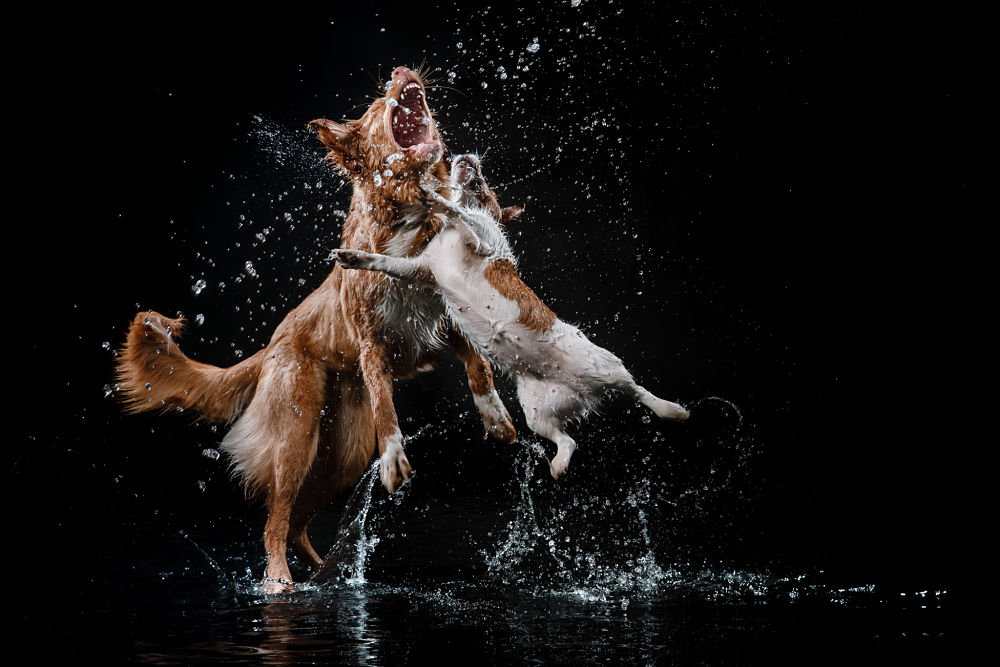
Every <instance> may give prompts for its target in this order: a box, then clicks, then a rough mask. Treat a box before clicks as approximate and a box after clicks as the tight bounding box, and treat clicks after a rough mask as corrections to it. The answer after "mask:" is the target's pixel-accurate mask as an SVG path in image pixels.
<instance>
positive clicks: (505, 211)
mask: <svg viewBox="0 0 1000 667" xmlns="http://www.w3.org/2000/svg"><path fill="white" fill-rule="evenodd" d="M522 213H524V207H523V206H508V207H506V208H502V209H500V224H502V225H506V224H507V223H509V222H513V221H514V220H515V219H516V218H518V217H520V215H521V214H522Z"/></svg>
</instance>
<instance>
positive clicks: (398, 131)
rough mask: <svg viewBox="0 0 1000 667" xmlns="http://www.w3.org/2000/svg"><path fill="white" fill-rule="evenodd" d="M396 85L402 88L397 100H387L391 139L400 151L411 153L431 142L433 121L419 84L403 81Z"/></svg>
mask: <svg viewBox="0 0 1000 667" xmlns="http://www.w3.org/2000/svg"><path fill="white" fill-rule="evenodd" d="M397 85H402V86H403V90H402V92H400V94H399V98H398V99H393V98H391V97H390V98H389V106H390V107H391V108H392V113H391V114H390V115H391V121H390V123H391V124H390V127H391V129H392V139H393V141H395V142H396V145H397V146H399V148H400V149H402V150H404V151H411V150H415V149H416V148H417V147H418V146H420V145H421V144H426V143H429V142H430V141H432V139H433V137H434V130H433V121H432V120H431V113H430V110H429V109H428V108H427V102H426V101H425V100H424V89H423V87H422V86H421V85H420V83H418V82H417V81H406V80H403V81H400V82H399V83H398V84H397Z"/></svg>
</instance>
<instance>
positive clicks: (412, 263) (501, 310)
mask: <svg viewBox="0 0 1000 667" xmlns="http://www.w3.org/2000/svg"><path fill="white" fill-rule="evenodd" d="M451 185H452V190H453V192H454V193H455V194H454V201H448V200H445V199H443V198H442V197H441V196H440V195H436V194H434V193H433V192H430V193H429V196H430V197H431V198H432V199H433V200H435V201H436V202H437V204H436V206H437V208H438V209H439V210H440V211H442V212H443V214H444V215H445V217H446V218H447V222H446V223H445V225H444V227H443V229H442V231H441V232H439V233H438V235H437V236H436V237H435V238H434V239H433V240H432V241H431V242H430V243H429V244H428V245H427V247H426V248H425V249H424V251H423V252H422V253H421V254H420V255H418V256H417V257H414V258H392V257H387V256H384V255H371V254H368V253H357V252H353V251H349V250H338V251H337V252H338V261H339V262H341V263H342V264H343V265H344V266H347V267H349V268H361V269H368V270H375V271H381V272H384V273H387V274H388V275H391V276H394V277H397V278H403V279H408V280H416V281H422V282H425V283H427V282H430V283H431V284H432V285H433V286H434V288H435V289H437V290H438V291H439V292H440V293H441V294H442V296H443V297H444V303H445V309H446V310H447V313H448V316H449V318H450V319H451V321H452V323H453V324H454V326H455V327H456V328H457V329H458V330H459V331H460V332H461V333H462V335H464V336H465V337H466V339H467V340H468V341H469V342H470V343H471V344H472V345H473V347H475V348H476V349H477V350H478V351H479V352H480V353H482V354H484V355H485V356H487V357H488V358H490V359H491V360H493V361H494V362H496V363H497V364H498V365H499V366H501V367H502V368H504V369H505V370H507V371H508V372H510V373H512V374H513V375H515V376H516V378H517V386H518V399H519V400H520V402H521V407H522V408H523V409H524V414H525V417H526V419H527V422H528V427H529V428H531V430H533V431H534V432H536V433H538V434H539V435H541V436H543V437H546V438H548V439H550V440H552V441H553V442H555V443H556V444H557V445H558V448H559V451H558V453H557V455H556V457H555V458H554V459H553V460H552V463H551V472H552V475H553V477H556V478H558V477H560V476H561V475H562V474H563V472H565V470H566V467H567V466H568V465H569V459H570V457H571V456H572V453H573V450H574V449H575V448H576V443H575V442H574V440H573V439H572V438H571V437H570V436H569V435H568V434H567V433H566V432H565V430H564V424H565V423H566V422H567V421H569V420H571V419H577V418H582V417H584V416H585V415H586V414H587V413H588V412H589V411H590V410H592V409H593V408H595V407H596V406H597V405H598V404H599V403H600V401H601V399H602V397H603V395H604V393H605V391H606V390H609V389H611V390H620V391H624V392H626V393H628V394H630V395H632V396H633V397H635V398H636V400H638V401H640V402H641V403H643V404H644V405H646V406H647V407H649V408H650V409H651V410H653V411H654V412H655V413H656V414H657V416H659V417H661V418H664V419H674V420H682V419H686V418H687V416H688V413H687V411H686V410H684V408H682V407H681V406H680V405H677V404H676V403H671V402H670V401H665V400H663V399H660V398H657V397H656V396H654V395H653V394H651V393H649V392H648V391H646V390H645V389H643V388H642V387H640V386H639V385H638V384H636V382H635V380H634V379H633V378H632V375H631V374H630V373H629V372H628V370H626V368H625V366H624V365H623V364H622V362H621V360H620V359H618V357H616V356H615V355H614V354H612V353H611V352H609V351H608V350H605V349H604V348H602V347H600V346H598V345H595V344H593V343H592V342H590V340H588V339H587V337H586V336H585V335H584V334H583V333H582V332H581V331H580V330H579V329H578V328H576V327H575V326H573V325H572V324H568V323H566V322H564V321H562V320H560V319H559V318H557V317H556V315H555V313H553V312H552V311H551V310H550V309H549V308H548V307H547V306H546V305H545V304H544V303H543V302H542V300H541V299H539V298H538V296H537V295H536V294H535V293H534V291H532V290H531V288H530V287H528V286H527V285H526V284H525V283H524V281H523V280H521V277H520V276H519V275H518V273H517V267H516V265H515V259H514V255H513V252H512V251H511V249H510V245H509V244H508V242H507V238H506V234H505V233H504V230H503V228H502V227H501V225H500V222H499V219H502V210H501V209H500V207H499V205H498V204H497V203H496V195H495V194H494V193H493V191H492V190H491V189H489V187H488V186H486V185H485V180H483V177H482V172H481V169H480V165H479V161H478V159H474V158H472V156H459V157H457V158H455V161H454V162H453V163H452V184H451ZM491 200H492V204H493V206H489V204H490V203H491ZM498 212H499V213H500V215H499V216H498V215H497V213H498Z"/></svg>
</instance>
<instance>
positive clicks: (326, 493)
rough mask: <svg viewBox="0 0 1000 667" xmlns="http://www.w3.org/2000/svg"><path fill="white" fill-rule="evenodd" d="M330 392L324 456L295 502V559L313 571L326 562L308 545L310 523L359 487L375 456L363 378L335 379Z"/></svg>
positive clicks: (338, 376) (292, 529)
mask: <svg viewBox="0 0 1000 667" xmlns="http://www.w3.org/2000/svg"><path fill="white" fill-rule="evenodd" d="M327 386H328V391H327V407H326V410H325V413H326V414H325V415H324V416H323V419H322V426H321V430H320V433H321V434H320V446H319V452H318V453H317V455H316V460H315V461H314V462H313V464H312V468H310V470H309V476H308V477H307V478H306V481H305V482H304V483H303V485H302V489H301V490H300V491H299V495H298V497H297V498H296V499H295V505H294V506H293V507H292V516H291V520H290V525H289V533H288V543H289V546H291V547H292V549H293V550H294V551H295V555H296V556H298V557H299V560H301V561H302V562H303V563H305V564H307V565H308V566H310V567H312V568H315V567H318V566H321V565H322V564H323V560H322V558H320V556H319V554H317V553H316V550H315V549H313V547H312V544H311V543H310V541H309V535H308V533H307V528H308V526H309V522H310V521H312V519H313V517H314V516H316V513H317V512H318V511H319V510H320V509H321V508H322V507H323V506H324V505H325V504H326V503H327V502H329V501H330V500H332V499H333V498H336V497H337V496H339V495H341V494H343V493H345V492H347V491H349V490H350V489H351V488H352V487H353V486H354V485H355V484H357V483H358V479H360V478H361V475H363V474H364V472H365V470H366V469H367V468H368V464H369V463H371V458H372V454H374V452H375V423H374V422H373V421H372V409H371V404H370V403H369V401H368V394H367V392H366V391H365V387H364V383H363V382H362V380H361V378H359V377H357V376H356V375H354V374H353V373H352V374H336V373H335V374H332V375H331V376H330V378H329V379H328V380H327Z"/></svg>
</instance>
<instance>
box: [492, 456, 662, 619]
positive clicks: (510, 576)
mask: <svg viewBox="0 0 1000 667" xmlns="http://www.w3.org/2000/svg"><path fill="white" fill-rule="evenodd" d="M519 458H520V460H519V461H518V463H517V465H519V466H520V468H521V470H522V471H523V472H522V475H521V478H520V480H519V484H518V493H519V497H518V502H517V505H516V507H515V509H514V512H515V515H514V518H513V519H512V520H511V521H510V522H509V523H508V524H507V526H506V528H505V529H504V531H503V535H502V536H501V537H500V539H499V540H498V541H497V545H496V547H495V550H491V549H486V550H485V551H483V552H481V553H482V555H483V556H484V558H485V562H486V566H487V569H488V571H489V573H490V575H492V576H493V577H494V578H496V579H497V580H498V581H499V582H500V583H504V584H513V585H518V586H523V585H528V586H531V587H533V589H534V592H535V593H536V594H557V595H570V596H573V597H575V598H579V599H582V600H586V601H592V602H596V601H607V600H608V599H609V598H610V597H613V596H617V595H621V594H627V593H629V594H639V595H645V594H649V593H652V592H654V591H656V590H657V588H658V587H659V585H660V583H661V582H662V581H664V580H666V579H668V578H669V577H670V576H672V574H673V573H672V571H670V570H666V569H664V568H663V567H661V566H660V565H659V563H657V560H656V555H655V553H654V551H653V539H652V537H651V535H650V530H649V521H648V518H647V514H646V511H645V508H646V505H648V504H649V503H650V502H652V501H651V494H650V492H649V486H650V482H649V480H647V479H643V480H641V481H640V482H639V483H638V485H637V486H636V487H635V488H634V489H632V490H631V491H630V492H629V493H628V495H627V497H626V501H625V502H624V503H622V502H615V503H612V502H611V501H610V499H608V498H606V497H603V496H598V495H593V496H592V495H588V494H587V493H586V492H584V491H576V492H571V493H572V494H573V495H572V496H571V497H569V498H562V499H558V498H557V499H556V500H561V502H556V503H555V504H552V505H549V504H548V502H547V501H548V500H550V498H545V501H546V502H545V506H544V509H543V508H541V507H540V506H539V505H538V504H537V503H536V502H535V497H534V496H533V492H532V486H533V482H534V485H535V486H541V485H544V484H546V483H548V482H551V480H549V479H548V476H547V475H543V477H542V479H540V480H537V481H535V480H534V476H535V470H536V468H537V467H538V466H537V461H536V459H541V461H542V462H545V463H546V465H545V466H543V469H544V470H546V471H547V470H548V465H547V460H546V459H545V456H544V452H542V453H541V454H540V447H538V446H537V445H529V446H528V447H526V448H525V449H524V450H523V452H522V453H521V455H520V457H519ZM552 493H558V491H553V492H552ZM546 495H549V494H546ZM614 524H617V525H620V526H627V527H628V528H629V529H627V530H624V531H620V533H621V534H619V535H615V537H616V538H617V539H613V540H610V541H608V540H603V539H599V538H600V537H602V536H603V535H606V534H607V533H608V530H607V529H605V528H602V527H603V526H610V525H614ZM636 528H637V531H636Z"/></svg>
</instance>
